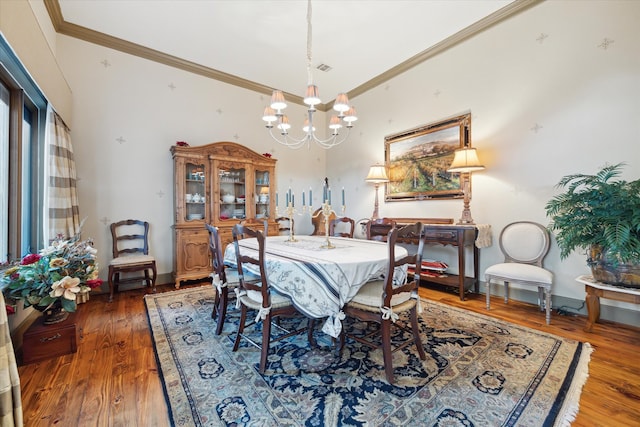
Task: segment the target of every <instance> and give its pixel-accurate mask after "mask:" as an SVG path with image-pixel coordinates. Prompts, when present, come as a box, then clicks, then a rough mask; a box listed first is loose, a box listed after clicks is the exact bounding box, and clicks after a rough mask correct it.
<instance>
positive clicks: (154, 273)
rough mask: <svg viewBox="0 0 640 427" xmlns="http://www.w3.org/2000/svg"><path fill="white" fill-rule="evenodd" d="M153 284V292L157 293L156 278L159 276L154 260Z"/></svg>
mask: <svg viewBox="0 0 640 427" xmlns="http://www.w3.org/2000/svg"><path fill="white" fill-rule="evenodd" d="M151 273H152V274H151V286H152V287H153V293H154V294H155V293H156V278H157V277H158V270H157V269H156V263H155V261H154V262H153V265H152V266H151Z"/></svg>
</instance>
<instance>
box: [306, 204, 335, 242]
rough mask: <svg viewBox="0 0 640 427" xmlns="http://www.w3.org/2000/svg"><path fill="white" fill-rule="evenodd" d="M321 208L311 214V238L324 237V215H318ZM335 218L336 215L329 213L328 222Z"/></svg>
mask: <svg viewBox="0 0 640 427" xmlns="http://www.w3.org/2000/svg"><path fill="white" fill-rule="evenodd" d="M321 210H322V208H318V209H316V210H315V211H313V213H312V214H311V225H313V233H311V235H312V236H324V235H325V228H324V227H325V223H324V220H325V218H324V215H322V214H321V213H320V211H321ZM335 218H336V214H335V213H334V212H331V214H329V221H331V220H332V219H335Z"/></svg>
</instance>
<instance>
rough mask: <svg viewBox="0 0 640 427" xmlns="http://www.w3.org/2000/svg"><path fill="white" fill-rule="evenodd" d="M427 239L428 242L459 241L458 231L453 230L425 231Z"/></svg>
mask: <svg viewBox="0 0 640 427" xmlns="http://www.w3.org/2000/svg"><path fill="white" fill-rule="evenodd" d="M425 239H426V241H428V242H429V241H431V242H457V241H458V230H451V229H440V230H434V229H427V230H426V231H425Z"/></svg>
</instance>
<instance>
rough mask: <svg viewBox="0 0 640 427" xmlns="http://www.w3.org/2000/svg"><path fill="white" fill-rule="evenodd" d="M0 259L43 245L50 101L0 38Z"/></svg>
mask: <svg viewBox="0 0 640 427" xmlns="http://www.w3.org/2000/svg"><path fill="white" fill-rule="evenodd" d="M0 58H1V59H0V261H1V262H7V261H12V260H15V259H19V258H20V257H21V256H23V255H25V254H26V253H29V252H35V251H37V250H38V249H39V248H40V247H42V245H43V238H42V236H43V233H42V224H43V215H42V214H41V213H42V212H43V202H42V197H41V195H42V194H43V193H44V185H45V181H44V177H43V173H42V167H40V165H42V164H43V159H44V132H45V122H46V107H47V102H46V99H45V98H44V96H43V95H42V92H41V91H40V90H39V89H38V87H37V86H36V85H35V83H34V82H33V80H32V79H31V77H30V76H29V73H28V72H27V71H26V70H25V68H24V67H23V66H22V64H21V63H20V61H19V59H18V57H17V56H16V55H15V53H14V52H13V50H11V48H10V46H9V45H8V44H7V42H6V41H5V39H4V38H3V37H2V36H1V35H0Z"/></svg>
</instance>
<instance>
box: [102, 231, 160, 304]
mask: <svg viewBox="0 0 640 427" xmlns="http://www.w3.org/2000/svg"><path fill="white" fill-rule="evenodd" d="M109 229H110V230H111V240H112V244H113V245H112V255H113V259H112V260H111V261H110V262H109V302H111V301H113V293H114V291H115V292H117V291H118V286H119V285H120V284H123V283H135V282H140V281H142V280H144V281H145V282H146V285H147V287H150V288H152V289H153V292H155V291H156V276H157V270H156V259H155V258H154V257H153V256H152V255H149V223H148V222H147V221H141V220H136V219H127V220H123V221H118V222H114V223H112V224H111V225H110V227H109ZM136 272H141V273H143V274H144V275H143V276H133V277H132V276H127V278H123V277H121V274H129V273H136Z"/></svg>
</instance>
